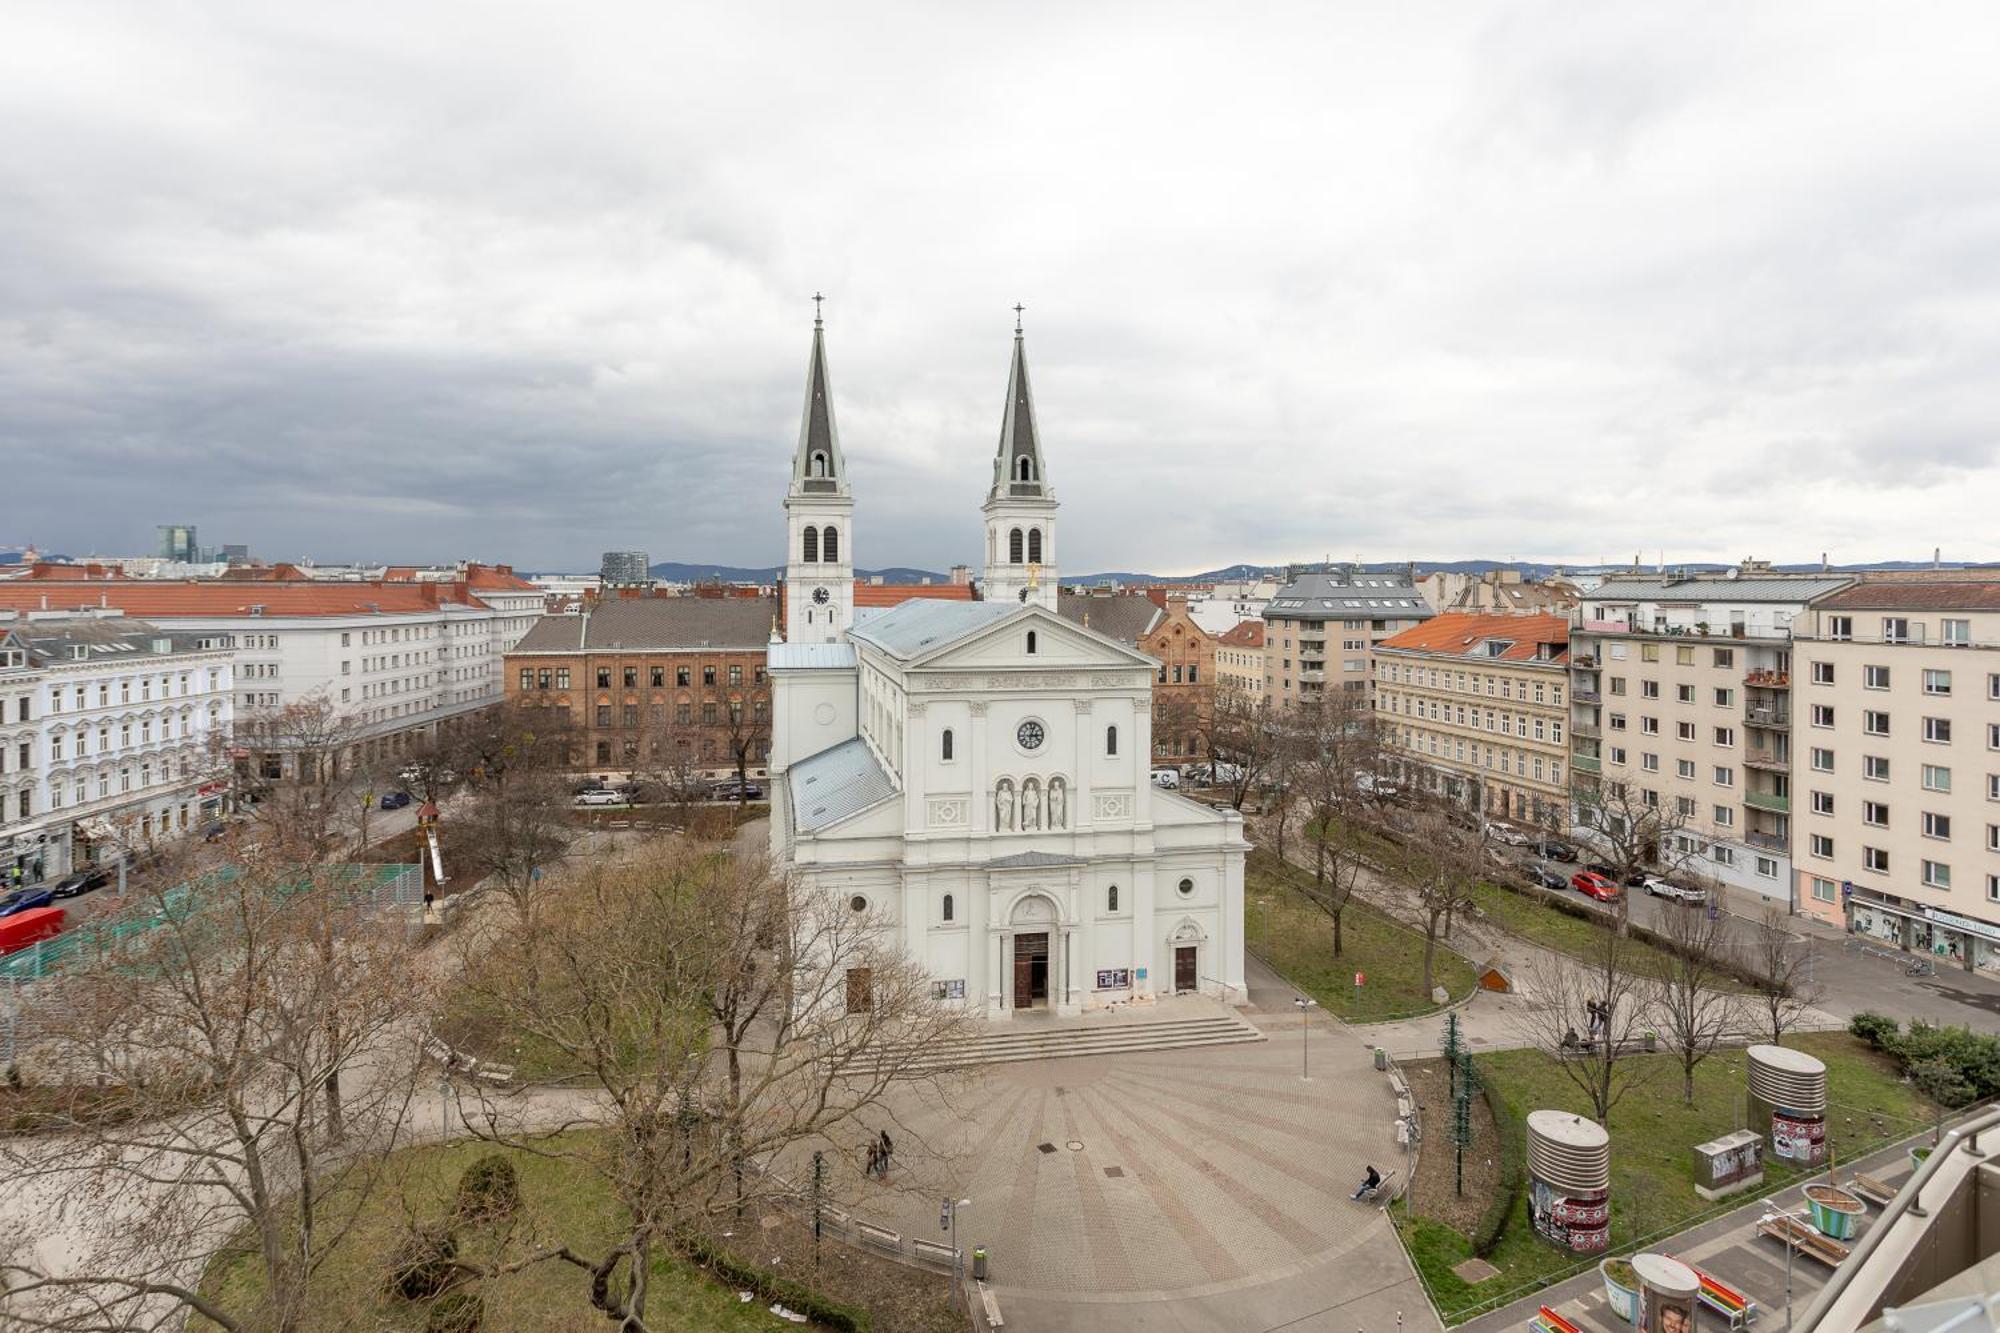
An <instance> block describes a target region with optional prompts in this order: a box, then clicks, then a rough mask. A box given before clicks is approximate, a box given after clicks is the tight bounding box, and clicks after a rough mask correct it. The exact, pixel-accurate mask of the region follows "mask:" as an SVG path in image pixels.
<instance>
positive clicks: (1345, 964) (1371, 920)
mask: <svg viewBox="0 0 2000 1333" xmlns="http://www.w3.org/2000/svg"><path fill="white" fill-rule="evenodd" d="M1312 882H1313V878H1312V872H1310V871H1306V870H1300V869H1299V868H1297V867H1296V866H1290V865H1286V864H1284V863H1282V862H1280V861H1279V860H1277V859H1276V858H1275V857H1273V856H1271V855H1270V854H1268V853H1266V852H1261V851H1257V852H1252V853H1251V854H1250V860H1249V863H1248V864H1247V865H1246V867H1245V868H1244V872H1243V890H1244V892H1243V904H1244V906H1243V910H1244V913H1245V915H1246V916H1248V917H1249V920H1248V922H1247V923H1246V925H1245V931H1246V938H1247V939H1248V941H1249V944H1250V947H1251V949H1252V950H1254V951H1255V952H1256V953H1258V954H1259V955H1261V956H1262V957H1263V958H1264V959H1265V961H1267V962H1268V963H1270V964H1271V966H1272V967H1273V968H1275V969H1276V970H1277V972H1278V974H1279V975H1280V976H1282V977H1284V978H1285V980H1287V981H1289V982H1291V983H1292V984H1293V985H1294V986H1297V987H1298V988H1299V989H1300V990H1302V991H1304V992H1305V993H1306V994H1308V995H1310V996H1312V997H1313V999H1315V1000H1317V1001H1318V1002H1319V1004H1320V1007H1321V1008H1323V1009H1325V1010H1327V1011H1328V1012H1329V1013H1332V1014H1337V1015H1338V1016H1340V1017H1341V1018H1344V1019H1347V1020H1348V1021H1350V1022H1357V1023H1368V1022H1375V1021H1378V1020H1380V1019H1385V1018H1398V1017H1403V1016H1406V1015H1409V1014H1420V1013H1429V1012H1431V1011H1432V1010H1434V1009H1436V1008H1437V1006H1436V1005H1435V1004H1433V1003H1431V998H1430V996H1429V995H1428V994H1426V993H1425V991H1424V937H1423V936H1422V935H1421V934H1420V933H1418V932H1417V931H1414V930H1411V929H1410V928H1409V927H1407V926H1405V925H1403V924H1401V923H1400V922H1398V921H1396V920H1395V919H1393V918H1391V917H1390V916H1388V915H1387V914H1385V913H1383V912H1382V911H1380V910H1378V909H1376V908H1374V907H1371V906H1369V905H1368V904H1367V903H1365V902H1362V901H1361V900H1360V899H1359V898H1353V899H1350V900H1349V902H1348V905H1347V909H1346V910H1345V911H1344V912H1342V913H1341V942H1342V945H1343V950H1344V951H1343V952H1342V954H1341V956H1340V957H1338V958H1336V957H1334V954H1333V921H1332V919H1331V918H1330V917H1328V916H1327V915H1326V913H1325V912H1323V911H1321V910H1320V909H1319V908H1318V907H1316V906H1314V905H1313V904H1312V903H1311V902H1309V901H1308V900H1307V899H1306V897H1305V896H1304V894H1303V893H1301V892H1300V888H1299V886H1300V885H1305V886H1307V887H1310V886H1311V884H1312ZM1435 967H1436V982H1437V984H1438V985H1440V986H1443V987H1444V988H1445V989H1446V990H1448V991H1450V992H1451V993H1452V994H1453V995H1455V996H1462V995H1464V994H1466V993H1467V992H1468V991H1470V990H1471V989H1472V986H1473V983H1474V981H1475V975H1474V973H1473V969H1472V965H1471V964H1470V963H1468V962H1466V961H1465V959H1463V958H1461V957H1459V956H1458V955H1457V954H1455V953H1453V952H1452V951H1451V950H1450V949H1449V948H1447V947H1446V946H1445V945H1444V944H1443V943H1442V942H1440V943H1439V945H1438V950H1437V958H1436V962H1435ZM1356 972H1364V973H1366V974H1367V978H1368V980H1367V984H1365V985H1364V986H1362V988H1361V994H1360V996H1359V997H1358V998H1357V997H1356V995H1355V993H1354V974H1355V973H1356Z"/></svg>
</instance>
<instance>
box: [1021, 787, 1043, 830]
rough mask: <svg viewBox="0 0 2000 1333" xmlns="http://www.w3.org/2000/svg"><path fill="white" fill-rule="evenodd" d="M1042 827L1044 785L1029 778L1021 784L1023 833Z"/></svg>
mask: <svg viewBox="0 0 2000 1333" xmlns="http://www.w3.org/2000/svg"><path fill="white" fill-rule="evenodd" d="M1041 826H1042V784H1041V783H1039V782H1037V781H1035V780H1034V779H1033V778H1029V779H1028V780H1027V781H1026V782H1024V783H1022V784H1021V831H1022V832H1023V833H1027V832H1029V831H1031V830H1034V829H1038V828H1040V827H1041Z"/></svg>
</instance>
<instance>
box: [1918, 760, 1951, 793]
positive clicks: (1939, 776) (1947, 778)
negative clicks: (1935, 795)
mask: <svg viewBox="0 0 2000 1333" xmlns="http://www.w3.org/2000/svg"><path fill="white" fill-rule="evenodd" d="M1924 790H1925V791H1950V790H1951V770H1950V769H1949V768H1946V767H1945V766H1944V765H1943V764H1925V765H1924Z"/></svg>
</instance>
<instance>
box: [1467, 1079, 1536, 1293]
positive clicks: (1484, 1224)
mask: <svg viewBox="0 0 2000 1333" xmlns="http://www.w3.org/2000/svg"><path fill="white" fill-rule="evenodd" d="M1479 1097H1480V1100H1481V1101H1484V1102H1485V1103H1486V1114H1488V1115H1490V1116H1492V1117H1493V1132H1494V1133H1495V1134H1496V1135H1498V1136H1499V1138H1500V1188H1499V1189H1497V1190H1495V1191H1494V1193H1493V1197H1492V1198H1490V1199H1488V1200H1487V1201H1486V1209H1485V1211H1484V1212H1482V1213H1480V1215H1479V1225H1478V1226H1476V1227H1474V1228H1473V1231H1472V1236H1471V1240H1472V1252H1473V1253H1474V1254H1476V1255H1478V1256H1479V1257H1480V1258H1482V1259H1483V1258H1485V1257H1486V1256H1487V1254H1488V1253H1490V1252H1491V1251H1492V1249H1493V1247H1494V1246H1495V1245H1498V1244H1499V1243H1500V1238H1501V1237H1502V1236H1504V1235H1505V1234H1506V1233H1507V1219H1508V1218H1509V1217H1510V1216H1512V1214H1513V1212H1514V1203H1515V1201H1516V1200H1517V1199H1519V1198H1520V1197H1521V1182H1522V1180H1523V1178H1524V1176H1525V1174H1526V1173H1525V1172H1523V1171H1522V1169H1521V1139H1520V1136H1519V1135H1518V1134H1516V1133H1515V1132H1514V1129H1515V1125H1516V1123H1517V1121H1516V1119H1515V1118H1514V1117H1513V1116H1512V1113H1511V1108H1509V1107H1507V1106H1505V1105H1503V1104H1502V1103H1501V1101H1500V1099H1499V1095H1498V1094H1497V1093H1495V1092H1494V1091H1493V1082H1492V1080H1491V1079H1488V1078H1484V1077H1482V1078H1481V1079H1480V1080H1479Z"/></svg>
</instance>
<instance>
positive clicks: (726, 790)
mask: <svg viewBox="0 0 2000 1333" xmlns="http://www.w3.org/2000/svg"><path fill="white" fill-rule="evenodd" d="M708 794H709V795H710V796H711V797H713V798H714V799H716V800H718V801H761V800H763V799H764V789H763V788H762V787H760V786H758V785H757V784H756V783H754V782H738V781H737V780H736V779H735V778H724V779H723V780H722V781H720V782H718V783H716V784H715V785H714V786H713V787H711V788H709V791H708Z"/></svg>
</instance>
